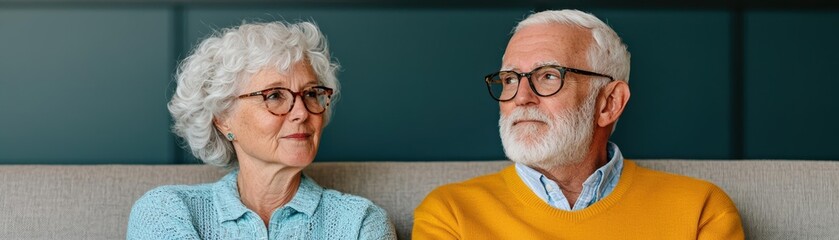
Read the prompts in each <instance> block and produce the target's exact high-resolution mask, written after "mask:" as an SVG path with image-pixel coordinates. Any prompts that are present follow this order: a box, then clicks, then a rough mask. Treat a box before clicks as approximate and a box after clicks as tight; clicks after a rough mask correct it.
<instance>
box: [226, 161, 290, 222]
mask: <svg viewBox="0 0 839 240" xmlns="http://www.w3.org/2000/svg"><path fill="white" fill-rule="evenodd" d="M254 162H256V161H244V162H242V161H240V162H239V176H238V177H237V179H236V180H237V185H238V187H239V196H240V198H241V199H242V204H244V205H245V207H247V208H248V209H250V210H253V211H254V212H256V214H257V215H259V217H260V218H262V221H263V222H264V223H265V225H266V226H267V225H268V222H269V221H270V219H271V214H273V213H274V210H276V209H278V208H280V207H282V206H284V205H285V204H286V203H288V202H289V201H291V199H292V198H293V197H294V194H296V193H297V188H298V186H300V181H301V170H302V168H288V167H279V166H275V165H276V164H261V162H260V163H254Z"/></svg>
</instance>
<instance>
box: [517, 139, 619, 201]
mask: <svg viewBox="0 0 839 240" xmlns="http://www.w3.org/2000/svg"><path fill="white" fill-rule="evenodd" d="M606 152H607V153H606V154H607V157H608V158H609V161H608V162H606V164H604V165H603V166H601V167H600V168H598V169H597V170H595V171H594V173H592V174H591V175H590V176H589V177H588V178H587V179H586V181H585V182H583V185H584V186H592V185H594V186H593V187H594V188H595V192H596V194H597V196H596V199H595V200H599V199H602V198H603V195H604V194H605V191H606V190H608V189H609V188H608V187H607V185H609V184H610V183H613V182H614V183H617V179H615V177H616V176H617V175H619V174H620V170H621V169H623V154H621V151H620V149H619V148H618V146H617V145H616V144H615V143H613V142H608V143H607V144H606ZM516 171H517V172H518V175H519V178H521V179H522V180H523V182H524V183H525V184H526V185H527V186H528V187H530V189H532V190H533V191H534V192H536V195H537V196H539V197H540V198H542V199H543V200H546V201H547V194H546V193H545V192H546V191H547V190H546V188H547V186H546V185H545V182H546V181H551V182H553V180H550V179H549V178H548V177H547V176H545V175H544V174H542V173H540V172H539V171H536V170H535V169H533V168H531V167H529V166H527V165H524V164H521V163H516Z"/></svg>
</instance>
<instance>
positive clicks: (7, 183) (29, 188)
mask: <svg viewBox="0 0 839 240" xmlns="http://www.w3.org/2000/svg"><path fill="white" fill-rule="evenodd" d="M637 162H638V164H639V165H641V166H647V167H650V168H653V169H659V170H664V171H668V172H674V173H679V174H683V175H688V176H693V177H697V178H702V179H707V180H709V181H711V182H714V183H716V184H717V185H718V186H720V187H721V188H722V189H724V190H725V191H726V192H727V193H728V195H729V196H730V197H731V198H732V200H734V202H735V204H737V207H738V208H739V210H740V214H741V216H742V217H743V224H744V228H745V231H746V236H747V237H746V238H747V239H839V228H837V227H836V226H839V215H837V214H836V213H839V204H837V203H836V202H837V201H836V199H837V197H839V162H833V161H795V160H792V161H790V160H639V161H637ZM510 164H511V162H509V161H474V162H452V161H450V162H327V163H315V164H313V165H312V166H310V167H309V168H308V169H307V170H306V173H307V174H309V176H311V177H312V178H313V179H315V181H317V182H318V183H319V184H320V185H322V186H324V187H328V188H333V189H336V190H339V191H344V192H347V193H352V194H356V195H360V196H364V197H366V198H368V199H370V200H372V201H373V202H375V203H377V204H378V205H379V206H381V207H383V208H384V209H386V210H387V211H388V214H389V215H390V217H391V219H392V220H393V221H394V225H396V228H397V233H398V234H399V238H400V239H409V237H410V236H409V235H410V232H411V224H412V221H413V219H412V213H413V210H414V208H415V207H416V206H417V205H418V204H419V202H420V201H422V199H423V198H424V197H425V195H426V194H427V193H428V192H430V191H431V190H432V189H434V188H435V187H437V186H439V185H442V184H445V183H449V182H457V181H463V180H466V179H468V178H471V177H475V176H478V175H484V174H487V173H492V172H496V171H499V170H501V169H502V168H504V167H506V166H508V165H510ZM226 172H227V171H225V170H224V169H219V168H216V167H212V166H206V165H152V166H147V165H0V239H124V238H125V230H126V224H127V223H128V214H129V212H130V210H131V206H132V205H133V204H134V201H136V200H137V199H138V198H139V197H140V196H141V195H142V194H143V193H145V192H146V191H148V190H150V189H152V188H153V187H155V186H159V185H168V184H197V183H207V182H215V181H217V180H218V179H219V178H221V177H222V176H223V175H224V174H225V173H226Z"/></svg>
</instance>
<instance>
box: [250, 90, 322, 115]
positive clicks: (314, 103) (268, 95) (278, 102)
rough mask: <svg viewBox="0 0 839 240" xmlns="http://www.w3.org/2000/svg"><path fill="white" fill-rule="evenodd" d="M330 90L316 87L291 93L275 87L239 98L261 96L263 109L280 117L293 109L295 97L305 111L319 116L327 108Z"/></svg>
mask: <svg viewBox="0 0 839 240" xmlns="http://www.w3.org/2000/svg"><path fill="white" fill-rule="evenodd" d="M332 91H333V90H332V89H331V88H328V87H324V86H316V87H310V88H306V89H303V90H302V91H300V92H295V91H292V90H291V89H288V88H283V87H275V88H269V89H265V90H262V91H257V92H252V93H248V94H243V95H240V96H239V98H246V97H253V96H262V100H263V101H264V102H265V107H266V108H268V111H269V112H271V113H273V114H275V115H281V114H286V113H288V112H291V109H292V108H294V101H296V100H297V96H300V99H301V100H302V101H303V106H305V108H306V110H307V111H309V112H310V113H313V114H320V113H323V111H325V110H326V107H328V106H329V101H330V99H331V98H332Z"/></svg>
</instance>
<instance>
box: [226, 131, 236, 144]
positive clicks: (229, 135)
mask: <svg viewBox="0 0 839 240" xmlns="http://www.w3.org/2000/svg"><path fill="white" fill-rule="evenodd" d="M226 136H227V141H231V142H232V141H233V139H234V138H236V136H233V133H231V132H229V133H227V135H226Z"/></svg>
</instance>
